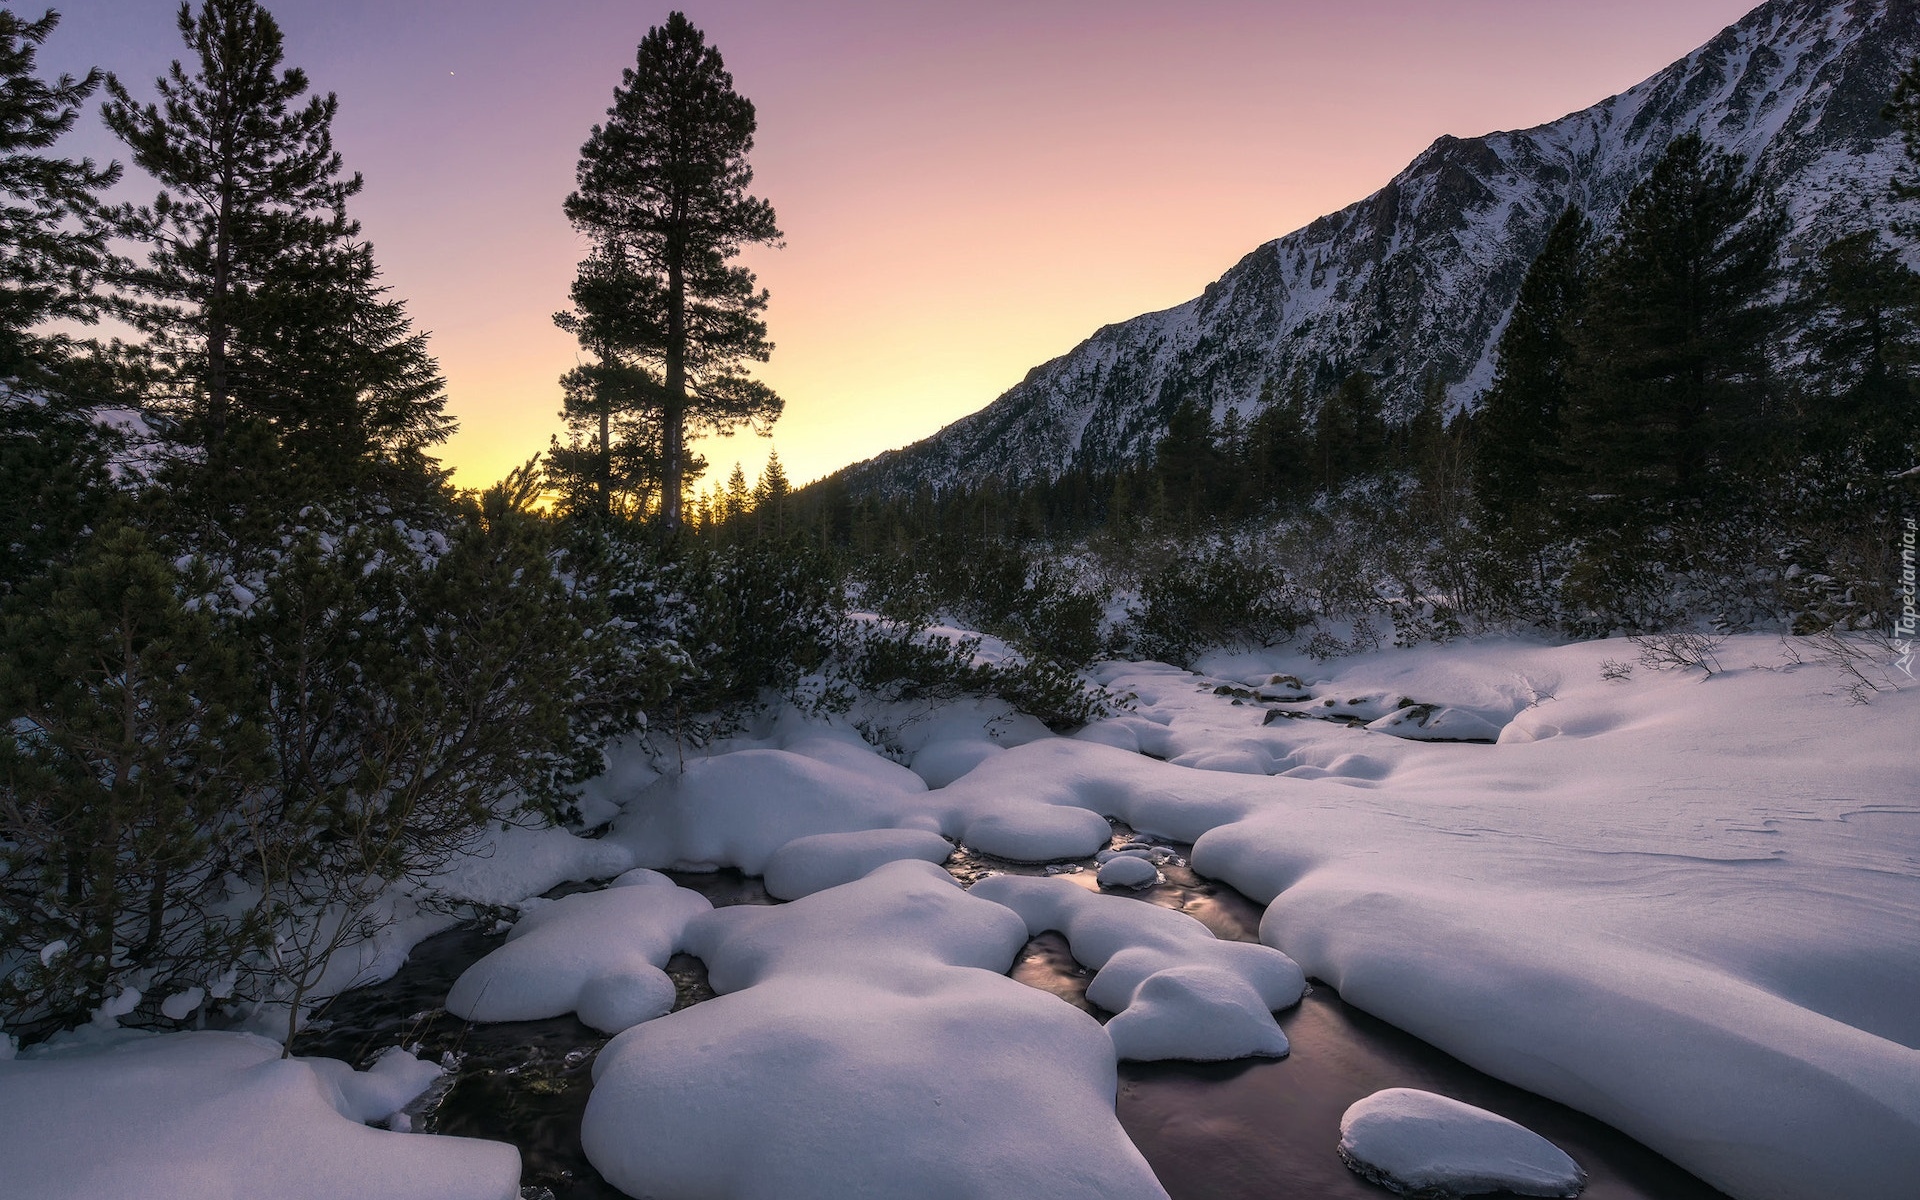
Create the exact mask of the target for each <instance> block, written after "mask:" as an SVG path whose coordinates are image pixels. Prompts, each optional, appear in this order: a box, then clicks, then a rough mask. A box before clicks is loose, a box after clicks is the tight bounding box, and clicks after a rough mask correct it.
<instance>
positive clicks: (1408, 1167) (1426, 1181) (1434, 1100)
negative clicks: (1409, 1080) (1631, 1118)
mask: <svg viewBox="0 0 1920 1200" xmlns="http://www.w3.org/2000/svg"><path fill="white" fill-rule="evenodd" d="M1340 1157H1341V1159H1342V1160H1343V1161H1345V1162H1346V1164H1347V1165H1348V1166H1349V1167H1351V1168H1353V1169H1354V1170H1355V1171H1356V1172H1358V1173H1359V1174H1361V1175H1363V1176H1365V1177H1366V1178H1367V1179H1370V1180H1372V1181H1373V1182H1375V1183H1378V1184H1381V1185H1382V1186H1384V1187H1387V1188H1390V1189H1392V1190H1393V1191H1396V1192H1403V1193H1417V1194H1418V1195H1421V1196H1432V1197H1434V1198H1435V1200H1442V1198H1445V1197H1454V1196H1474V1195H1479V1194H1481V1193H1484V1192H1512V1193H1513V1194H1515V1195H1517V1196H1577V1195H1579V1194H1580V1191H1581V1189H1583V1188H1584V1187H1585V1186H1586V1183H1587V1176H1586V1172H1584V1171H1582V1170H1581V1169H1580V1167H1579V1165H1578V1164H1577V1163H1575V1162H1574V1161H1573V1160H1572V1159H1571V1158H1568V1157H1567V1155H1566V1153H1565V1152H1564V1151H1562V1150H1561V1149H1560V1148H1559V1147H1558V1146H1555V1145H1554V1144H1553V1143H1552V1142H1549V1141H1548V1140H1547V1139H1545V1138H1543V1137H1541V1136H1540V1135H1539V1134H1537V1133H1535V1132H1533V1131H1532V1130H1530V1129H1528V1128H1526V1127H1525V1126H1523V1125H1516V1124H1515V1123H1514V1122H1512V1121H1509V1120H1507V1119H1506V1118H1505V1117H1502V1116H1498V1115H1496V1114H1494V1113H1490V1112H1488V1111H1487V1110H1485V1109H1483V1108H1475V1107H1473V1106H1472V1105H1470V1104H1462V1103H1461V1102H1460V1101H1458V1100H1452V1099H1449V1098H1447V1097H1445V1096H1436V1095H1434V1094H1433V1093H1432V1092H1421V1091H1415V1090H1414V1089H1412V1088H1389V1089H1387V1090H1386V1091H1383V1092H1375V1093H1374V1094H1373V1095H1371V1096H1368V1097H1367V1098H1366V1099H1364V1100H1361V1101H1359V1102H1358V1103H1356V1104H1354V1105H1353V1106H1352V1107H1350V1108H1348V1109H1347V1111H1346V1114H1345V1115H1344V1116H1342V1117H1341V1118H1340Z"/></svg>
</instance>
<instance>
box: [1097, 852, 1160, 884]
mask: <svg viewBox="0 0 1920 1200" xmlns="http://www.w3.org/2000/svg"><path fill="white" fill-rule="evenodd" d="M1095 878H1097V879H1098V880H1099V881H1100V886H1101V887H1117V888H1143V887H1152V886H1153V885H1154V884H1156V883H1158V882H1160V872H1159V871H1158V870H1156V869H1154V865H1153V863H1151V862H1149V861H1148V860H1146V859H1144V858H1137V857H1135V856H1133V855H1129V854H1120V855H1115V856H1114V857H1112V858H1110V859H1108V860H1107V861H1106V862H1103V863H1101V864H1100V870H1099V871H1098V872H1097V873H1096V875H1095Z"/></svg>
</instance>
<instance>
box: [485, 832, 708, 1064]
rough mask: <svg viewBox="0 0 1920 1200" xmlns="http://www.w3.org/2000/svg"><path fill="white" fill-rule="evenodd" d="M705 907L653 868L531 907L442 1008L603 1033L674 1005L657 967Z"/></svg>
mask: <svg viewBox="0 0 1920 1200" xmlns="http://www.w3.org/2000/svg"><path fill="white" fill-rule="evenodd" d="M712 907H713V906H712V905H711V904H709V903H708V902H707V899H706V897H704V896H702V895H700V894H699V893H698V892H692V891H688V890H687V889H685V888H682V887H678V886H676V885H675V884H674V882H673V880H671V879H668V878H667V877H666V876H664V875H661V874H659V873H657V872H654V871H648V870H634V871H629V872H627V873H626V874H625V875H622V876H621V877H620V878H618V879H616V880H614V882H613V884H612V885H611V886H610V887H608V888H606V889H605V890H603V891H598V892H576V893H574V894H573V895H571V896H564V897H562V898H561V899H559V900H555V901H552V902H550V903H546V904H541V905H540V906H538V907H537V908H534V909H533V910H532V911H531V912H530V913H528V914H527V915H526V916H525V917H522V918H521V919H520V922H519V923H518V924H516V925H515V926H514V927H513V930H512V932H510V933H509V934H508V935H507V944H506V945H504V946H502V947H500V948H499V949H498V950H495V951H493V952H492V953H491V954H488V955H487V956H486V957H485V958H482V959H481V960H480V961H479V962H477V963H474V964H473V965H472V966H471V967H468V968H467V969H466V970H465V971H464V972H462V973H461V975H460V978H459V979H457V980H455V981H454V985H453V990H452V991H451V992H449V993H448V995H447V1011H448V1012H450V1013H452V1014H454V1015H455V1016H457V1017H464V1018H466V1019H467V1020H469V1021H537V1020H541V1019H543V1018H546V1017H558V1016H562V1015H564V1014H566V1013H570V1012H571V1013H577V1014H579V1017H580V1019H581V1020H582V1021H583V1022H585V1023H586V1024H588V1025H591V1026H593V1027H594V1028H595V1029H598V1030H601V1031H603V1032H605V1033H618V1032H619V1031H620V1030H622V1029H626V1028H628V1027H630V1026H633V1025H637V1024H639V1023H640V1022H642V1021H649V1020H652V1019H653V1018H655V1017H658V1016H661V1015H663V1014H665V1013H666V1012H668V1011H670V1010H671V1009H672V1008H673V1001H674V988H673V981H672V980H671V979H669V978H667V974H666V972H665V971H664V970H662V968H663V967H665V966H666V965H667V960H668V959H669V958H671V957H672V956H673V954H674V952H675V951H676V950H678V949H679V948H680V943H681V942H682V940H683V939H684V934H685V930H686V927H687V923H688V922H689V921H691V920H692V919H693V918H695V917H697V916H699V915H701V914H702V913H705V912H708V911H709V910H711V908H712Z"/></svg>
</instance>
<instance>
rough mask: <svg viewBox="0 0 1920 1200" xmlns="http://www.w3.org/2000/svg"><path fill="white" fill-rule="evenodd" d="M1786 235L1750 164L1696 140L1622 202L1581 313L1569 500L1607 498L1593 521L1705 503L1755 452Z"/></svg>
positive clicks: (1681, 146) (1672, 153) (1680, 145)
mask: <svg viewBox="0 0 1920 1200" xmlns="http://www.w3.org/2000/svg"><path fill="white" fill-rule="evenodd" d="M1785 229H1786V222H1785V217H1784V215H1783V214H1781V213H1780V212H1779V210H1778V209H1777V208H1776V207H1775V206H1774V205H1773V204H1772V202H1771V201H1770V199H1769V198H1768V197H1767V196H1766V195H1764V194H1763V193H1762V191H1761V189H1760V186H1759V184H1758V183H1757V182H1756V181H1755V180H1753V179H1751V178H1748V177H1746V176H1745V174H1744V164H1743V163H1742V161H1741V160H1740V159H1739V158H1738V157H1736V156H1733V155H1729V154H1726V153H1723V152H1720V151H1716V150H1713V149H1711V148H1709V147H1708V146H1707V145H1706V143H1705V142H1704V141H1703V140H1702V139H1701V138H1700V136H1699V135H1698V134H1693V133H1689V134H1683V135H1682V136H1680V137H1678V138H1675V139H1674V140H1673V143H1672V144H1671V145H1670V146H1669V147H1668V148H1667V150H1666V153H1665V154H1664V155H1662V157H1661V158H1660V160H1659V161H1658V162H1656V163H1655V164H1654V166H1653V169H1652V171H1651V172H1650V173H1649V174H1648V176H1647V178H1646V179H1645V180H1644V181H1642V182H1641V183H1640V184H1639V186H1637V187H1636V188H1634V190H1633V191H1632V192H1631V193H1630V194H1629V195H1628V197H1627V201H1626V203H1625V205H1624V206H1623V207H1622V209H1621V212H1620V217H1619V224H1618V233H1617V235H1616V236H1615V238H1614V239H1613V241H1612V243H1611V244H1610V245H1609V246H1608V247H1607V248H1606V250H1605V252H1604V254H1603V255H1602V256H1601V259H1600V262H1599V265H1598V267H1597V269H1596V271H1595V274H1594V278H1593V283H1592V285H1591V290H1590V299H1589V303H1588V304H1587V306H1586V309H1585V311H1584V314H1583V320H1582V325H1581V357H1582V360H1583V368H1584V369H1583V372H1582V374H1583V376H1584V378H1583V380H1582V383H1581V386H1580V387H1579V389H1578V391H1577V393H1576V395H1575V396H1574V397H1573V399H1572V402H1571V404H1570V406H1569V414H1568V417H1569V420H1568V426H1569V429H1568V441H1567V445H1568V459H1569V461H1570V463H1571V464H1572V466H1573V468H1574V469H1573V472H1572V474H1571V480H1572V484H1573V495H1574V496H1575V497H1576V498H1577V497H1580V496H1588V495H1594V494H1607V495H1609V496H1611V497H1613V501H1612V503H1610V504H1607V505H1602V506H1599V507H1598V508H1591V509H1590V512H1589V516H1590V517H1591V518H1592V519H1594V520H1597V521H1599V522H1601V523H1603V524H1612V523H1613V522H1614V521H1615V520H1616V518H1617V517H1618V515H1619V512H1620V510H1622V509H1632V510H1634V511H1636V512H1645V511H1647V509H1648V506H1649V505H1653V506H1662V505H1668V504H1672V503H1674V502H1693V501H1698V500H1701V499H1703V498H1706V497H1707V496H1708V494H1709V493H1710V491H1711V490H1712V489H1713V486H1714V484H1713V475H1714V474H1715V473H1716V472H1719V471H1724V470H1727V469H1737V467H1738V464H1739V462H1740V460H1741V459H1742V458H1743V457H1744V456H1745V455H1747V454H1748V453H1750V452H1751V447H1752V446H1753V444H1754V442H1755V440H1756V437H1757V435H1758V434H1759V433H1760V432H1761V423H1762V421H1763V419H1764V418H1765V416H1766V412H1765V401H1766V392H1767V387H1768V361H1767V350H1768V339H1769V338H1770V337H1771V335H1772V333H1773V331H1774V329H1775V328H1776V325H1777V309H1776V306H1775V305H1774V304H1773V303H1772V302H1771V301H1770V300H1769V293H1770V291H1771V289H1772V287H1773V284H1774V280H1775V277H1776V259H1777V257H1778V254H1779V247H1780V242H1781V238H1782V237H1783V235H1784V232H1785Z"/></svg>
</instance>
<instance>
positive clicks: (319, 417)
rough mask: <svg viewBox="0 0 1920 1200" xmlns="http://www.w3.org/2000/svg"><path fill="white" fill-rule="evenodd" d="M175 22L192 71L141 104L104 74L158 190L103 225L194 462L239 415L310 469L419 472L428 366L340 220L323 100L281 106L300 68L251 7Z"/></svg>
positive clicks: (443, 431) (231, 444) (434, 400)
mask: <svg viewBox="0 0 1920 1200" xmlns="http://www.w3.org/2000/svg"><path fill="white" fill-rule="evenodd" d="M177 23H178V25H179V29H180V34H181V37H182V38H183V39H184V41H185V42H186V44H187V46H188V48H189V49H190V50H191V51H192V53H193V57H194V60H195V66H194V70H193V72H192V73H191V74H189V72H188V70H187V68H186V67H184V66H183V65H182V64H181V63H180V62H179V61H178V60H176V61H175V62H174V63H173V65H172V66H171V67H170V68H169V70H168V73H167V74H166V75H165V76H163V77H162V78H160V79H159V80H157V81H156V84H155V87H156V90H157V91H158V93H159V97H160V102H159V103H158V104H145V105H142V104H138V103H136V102H135V101H134V99H133V97H132V95H131V94H130V93H129V92H128V90H127V88H126V87H125V86H124V85H123V84H122V83H121V82H120V80H119V79H118V78H116V77H114V76H112V75H109V76H108V77H107V92H108V95H109V97H110V99H109V102H108V103H107V105H106V106H105V108H104V109H103V114H102V115H103V116H104V118H105V120H106V123H107V127H108V128H109V129H110V130H112V131H113V132H114V133H115V134H116V135H117V136H118V137H119V138H120V140H121V141H123V142H124V143H126V145H127V147H128V148H129V150H130V151H131V152H132V155H133V161H134V162H135V164H137V165H138V166H139V167H140V168H141V169H143V170H145V171H146V172H147V173H148V174H150V175H152V176H153V177H154V178H155V179H157V180H158V181H159V182H160V185H161V188H162V191H161V192H160V195H159V196H158V198H157V199H155V201H154V202H153V204H152V205H150V206H135V205H131V204H128V205H123V206H121V207H120V208H118V209H115V210H114V212H113V213H112V217H113V220H114V223H115V224H116V226H117V227H118V230H119V232H120V233H121V234H122V235H123V236H125V237H128V238H131V239H133V240H136V241H140V242H144V243H146V244H147V245H148V246H149V247H150V249H149V252H148V258H147V262H146V265H145V266H144V267H141V268H139V269H137V270H134V271H132V272H131V273H130V274H129V276H128V284H129V286H130V288H131V291H132V293H133V295H132V298H131V300H130V303H129V312H130V314H131V317H132V320H133V322H134V324H135V325H136V326H138V327H139V328H140V329H141V330H142V331H143V332H144V333H146V334H147V335H148V339H149V346H150V347H151V349H152V351H153V352H154V354H155V356H156V358H157V360H158V362H159V363H160V365H161V366H162V367H163V368H164V369H165V370H166V371H167V372H168V373H169V374H170V376H171V377H172V380H173V383H174V392H175V395H174V397H173V400H174V402H175V404H176V405H177V406H178V407H180V408H182V409H183V410H184V411H185V415H187V416H188V417H189V418H191V419H192V421H193V423H194V424H196V425H197V426H198V431H199V437H200V440H201V441H202V443H203V444H204V445H205V446H206V448H207V451H208V461H209V465H210V466H215V467H219V466H222V465H224V464H225V463H226V460H227V459H229V458H230V457H231V454H232V451H233V450H234V449H235V447H236V446H237V445H238V444H239V442H240V441H242V440H244V439H243V438H241V437H240V436H239V435H238V434H237V433H236V430H235V428H234V427H235V425H236V419H237V418H240V419H245V420H246V421H248V422H251V423H256V424H260V425H264V426H267V427H269V428H271V429H273V430H275V431H277V432H278V433H279V434H281V435H284V437H285V440H286V445H285V447H284V448H285V449H286V451H287V452H288V453H289V454H290V455H292V456H294V457H295V458H296V459H297V460H311V461H312V462H313V464H314V465H315V466H316V468H318V469H319V470H320V471H321V472H326V471H337V470H338V468H339V467H340V466H341V464H342V463H343V462H355V461H358V460H361V459H364V458H366V457H368V456H370V455H375V454H380V455H384V456H386V457H388V458H391V459H394V460H397V461H399V462H400V463H401V464H402V465H403V466H406V467H411V468H419V467H422V466H424V465H425V459H424V454H423V450H424V448H425V447H427V446H431V445H433V444H434V443H436V442H438V441H440V440H441V439H443V438H445V437H446V435H447V434H448V432H450V430H451V422H450V421H449V419H448V418H447V417H446V416H445V415H444V412H443V409H444V405H445V400H444V396H443V395H442V384H441V381H440V376H439V371H438V368H437V367H436V366H435V365H434V363H433V360H432V359H431V358H429V357H428V356H427V354H426V351H425V342H424V338H423V337H422V336H420V335H417V334H415V333H414V332H413V331H412V329H411V327H410V325H409V323H408V320H407V318H406V314H405V310H404V308H403V307H402V306H401V305H400V304H399V302H397V301H394V300H391V299H389V298H388V297H387V296H386V294H385V289H383V288H381V287H380V286H379V285H378V284H377V282H376V277H377V272H376V270H375V268H374V265H373V258H372V250H371V248H370V247H369V246H368V245H367V244H366V243H365V242H363V241H360V240H359V226H358V225H357V224H355V223H354V222H353V221H351V220H349V219H348V217H347V212H346V203H347V200H348V199H349V198H350V197H352V196H353V195H355V194H356V193H358V192H359V191H360V188H361V179H360V176H359V175H353V176H348V177H343V176H342V170H343V168H342V164H341V159H340V155H339V154H338V153H337V152H336V151H335V150H334V148H333V138H332V123H333V118H334V115H335V114H336V112H337V111H338V108H339V102H338V100H337V98H336V97H335V96H334V95H332V94H331V93H328V94H327V95H325V96H314V97H311V98H310V99H309V100H308V101H307V102H306V103H305V104H304V105H301V106H299V107H297V108H296V107H294V106H295V104H296V103H297V102H298V101H299V99H300V97H301V96H303V95H305V94H306V92H307V77H306V74H305V72H303V71H301V70H299V69H298V68H290V69H287V70H285V71H282V70H281V69H280V64H281V62H282V60H283V58H284V50H283V46H282V39H281V34H280V28H279V25H278V24H277V23H276V22H275V21H274V19H273V17H272V16H271V15H269V14H268V13H267V12H266V10H264V9H262V8H261V7H260V6H259V5H258V4H257V3H255V0H204V2H203V3H202V4H201V6H200V10H199V12H198V14H197V15H196V14H195V13H194V11H193V10H192V7H191V6H190V5H188V4H185V3H183V4H182V5H181V6H180V11H179V15H178V18H177Z"/></svg>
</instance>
